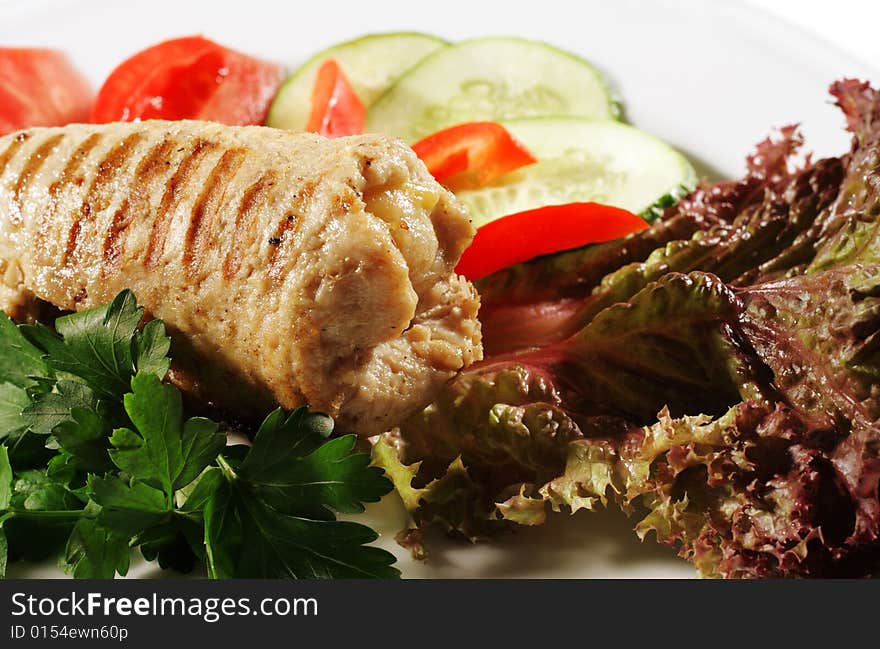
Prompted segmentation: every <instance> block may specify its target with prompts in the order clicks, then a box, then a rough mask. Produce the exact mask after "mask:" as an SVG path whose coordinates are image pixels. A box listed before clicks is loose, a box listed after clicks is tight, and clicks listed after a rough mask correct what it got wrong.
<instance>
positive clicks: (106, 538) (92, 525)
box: [64, 503, 130, 579]
mask: <svg viewBox="0 0 880 649" xmlns="http://www.w3.org/2000/svg"><path fill="white" fill-rule="evenodd" d="M99 512H100V507H99V506H98V505H96V504H95V503H89V504H88V505H87V506H86V508H85V510H83V515H82V517H81V518H80V519H79V520H78V521H77V522H76V525H75V526H74V528H73V532H71V534H70V539H69V540H68V541H67V547H66V548H65V551H64V563H65V564H66V566H67V569H68V570H69V571H70V573H71V574H72V575H73V576H74V577H76V578H77V579H112V578H113V577H114V576H116V573H119V574H120V575H125V574H126V573H127V572H128V566H129V561H130V557H129V548H128V539H127V538H126V537H124V536H122V535H120V534H118V533H117V532H114V531H110V530H108V529H106V528H104V527H102V526H101V525H99V524H98V520H97V516H98V513H99Z"/></svg>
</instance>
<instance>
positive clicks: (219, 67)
mask: <svg viewBox="0 0 880 649" xmlns="http://www.w3.org/2000/svg"><path fill="white" fill-rule="evenodd" d="M281 76H282V70H281V67H280V66H278V65H275V64H274V63H268V62H266V61H261V60H259V59H255V58H253V57H250V56H247V55H246V54H241V53H240V52H236V51H234V50H230V49H228V48H226V47H223V46H222V45H218V44H217V43H215V42H213V41H210V40H208V39H207V38H203V37H201V36H188V37H184V38H176V39H173V40H170V41H165V42H163V43H159V44H158V45H154V46H153V47H150V48H148V49H146V50H143V51H142V52H140V53H138V54H135V55H134V56H133V57H131V58H130V59H128V60H127V61H125V62H123V63H122V64H120V65H119V66H118V67H117V68H116V69H115V70H113V72H112V73H111V74H110V76H109V77H108V78H107V80H106V81H105V82H104V85H103V86H102V87H101V90H100V91H99V92H98V98H97V100H96V102H95V107H94V110H93V111H92V121H93V122H96V123H105V122H115V121H121V122H130V121H134V120H145V119H204V120H211V121H215V122H222V123H224V124H232V125H247V124H263V123H264V122H265V121H266V113H267V112H268V111H269V104H270V103H271V102H272V99H273V97H274V96H275V93H276V92H277V90H278V87H279V86H280V85H281Z"/></svg>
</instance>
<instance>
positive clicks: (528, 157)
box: [412, 122, 537, 185]
mask: <svg viewBox="0 0 880 649" xmlns="http://www.w3.org/2000/svg"><path fill="white" fill-rule="evenodd" d="M412 148H413V151H415V152H416V155H418V156H419V157H420V158H421V159H422V161H423V162H424V163H425V165H426V166H427V167H428V171H430V172H431V175H433V176H434V178H436V179H437V182H441V183H448V182H451V181H459V182H468V181H469V182H470V184H476V185H485V184H487V183H490V182H492V181H493V180H495V179H496V178H498V177H500V176H503V175H504V174H507V173H510V172H511V171H514V170H516V169H519V168H520V167H524V166H525V165H530V164H533V163H535V162H537V159H536V158H535V157H534V156H533V155H532V154H531V153H529V152H528V150H526V148H525V147H524V146H523V145H522V144H520V143H519V142H517V141H516V139H515V138H514V137H513V136H512V135H511V134H510V133H509V132H508V131H507V129H506V128H504V127H503V126H501V124H498V123H497V122H468V123H466V124H459V125H458V126H451V127H449V128H446V129H443V130H442V131H437V132H436V133H434V134H433V135H429V136H428V137H426V138H424V139H423V140H419V141H418V142H416V143H415V144H413V147H412Z"/></svg>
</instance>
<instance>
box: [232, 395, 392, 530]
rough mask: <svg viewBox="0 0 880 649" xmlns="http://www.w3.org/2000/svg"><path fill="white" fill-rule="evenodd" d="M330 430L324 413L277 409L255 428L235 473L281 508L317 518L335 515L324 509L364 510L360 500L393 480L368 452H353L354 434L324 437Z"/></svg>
mask: <svg viewBox="0 0 880 649" xmlns="http://www.w3.org/2000/svg"><path fill="white" fill-rule="evenodd" d="M332 431H333V420H332V419H331V418H330V417H328V416H327V415H324V414H322V413H317V412H309V411H308V410H307V409H306V408H299V409H297V410H295V411H294V412H293V413H291V414H290V416H289V417H286V418H285V416H284V413H283V411H281V410H276V411H275V412H273V413H272V414H270V415H269V416H268V417H267V418H266V420H265V421H264V422H263V425H262V426H260V429H259V430H258V431H257V436H256V439H255V440H254V445H253V447H252V448H251V450H250V452H249V453H248V454H247V456H246V457H245V459H244V461H243V462H242V464H241V468H240V471H239V474H240V475H241V477H242V478H244V479H245V480H248V481H249V482H251V483H252V484H253V485H254V487H255V488H256V490H257V491H258V492H259V494H260V496H261V497H262V498H263V499H265V500H266V501H267V502H268V503H269V504H271V505H272V506H273V507H274V508H276V509H279V510H281V511H290V512H296V513H298V514H300V515H304V514H306V513H308V514H309V515H310V516H312V517H314V518H321V519H327V518H330V519H332V518H333V515H332V512H330V511H329V509H327V508H328V507H330V508H332V509H334V510H336V511H338V512H342V513H358V512H362V511H364V506H363V503H364V502H376V501H378V500H379V499H380V498H381V497H382V496H383V495H385V494H386V493H388V492H389V491H390V490H391V488H392V485H391V482H390V481H389V480H388V479H387V478H385V477H384V475H383V474H384V472H383V470H382V469H380V468H378V467H371V466H370V456H369V455H368V454H366V453H356V454H352V450H353V449H354V446H355V442H356V438H355V436H354V435H346V436H344V437H339V438H337V439H333V440H330V441H327V438H328V437H329V436H330V434H331V433H332Z"/></svg>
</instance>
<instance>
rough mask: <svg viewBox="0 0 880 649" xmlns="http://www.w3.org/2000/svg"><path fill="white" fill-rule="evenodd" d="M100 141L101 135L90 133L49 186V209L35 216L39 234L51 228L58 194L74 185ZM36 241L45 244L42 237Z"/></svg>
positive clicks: (56, 212)
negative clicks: (76, 177)
mask: <svg viewBox="0 0 880 649" xmlns="http://www.w3.org/2000/svg"><path fill="white" fill-rule="evenodd" d="M100 141H101V134H100V133H92V134H91V135H90V136H89V137H87V138H86V139H85V140H83V141H82V142H80V144H79V146H78V147H76V149H75V150H74V152H73V153H72V154H71V155H70V157H69V158H68V159H67V162H66V163H65V165H64V169H62V170H61V176H59V178H58V179H57V180H56V181H54V182H53V183H52V184H51V185H49V199H50V200H49V208H48V209H46V210H40V211H39V213H38V215H37V219H38V222H37V223H38V224H37V229H38V231H39V232H47V231H48V229H49V228H50V227H51V224H52V223H54V222H55V220H56V218H57V215H58V209H59V207H60V206H59V203H58V194H60V193H61V192H62V191H64V189H65V188H67V187H69V186H70V185H73V184H75V181H74V176H76V174H77V173H79V171H80V169H82V166H83V161H84V160H85V159H86V158H87V157H88V155H89V154H90V153H91V152H92V150H93V149H94V148H95V147H96V146H97V145H98V143H99V142H100ZM79 182H80V183H82V179H80V181H79ZM38 241H39V242H40V243H45V241H46V240H45V238H44V237H40V238H39V239H38Z"/></svg>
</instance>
